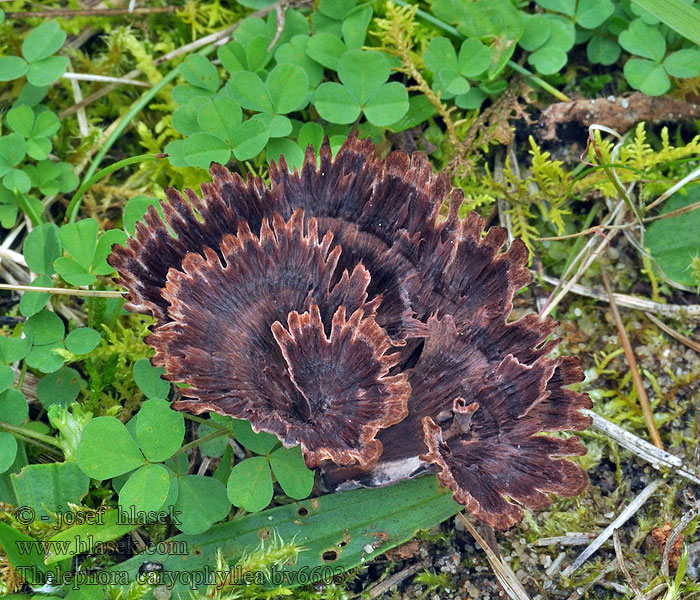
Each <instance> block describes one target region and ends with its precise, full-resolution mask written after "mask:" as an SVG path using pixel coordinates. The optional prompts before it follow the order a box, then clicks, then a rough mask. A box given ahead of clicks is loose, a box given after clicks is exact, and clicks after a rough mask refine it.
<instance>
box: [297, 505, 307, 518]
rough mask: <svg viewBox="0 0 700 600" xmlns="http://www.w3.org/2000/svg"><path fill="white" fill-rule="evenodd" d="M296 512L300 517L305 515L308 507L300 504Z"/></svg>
mask: <svg viewBox="0 0 700 600" xmlns="http://www.w3.org/2000/svg"><path fill="white" fill-rule="evenodd" d="M297 514H298V515H299V516H300V517H306V516H307V515H308V514H309V509H308V508H306V506H300V507H299V510H297Z"/></svg>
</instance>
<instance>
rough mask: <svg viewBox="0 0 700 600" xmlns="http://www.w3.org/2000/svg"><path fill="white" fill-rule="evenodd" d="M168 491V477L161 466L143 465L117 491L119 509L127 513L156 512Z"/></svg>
mask: <svg viewBox="0 0 700 600" xmlns="http://www.w3.org/2000/svg"><path fill="white" fill-rule="evenodd" d="M169 490H170V475H168V470H167V469H166V468H165V467H164V466H163V465H144V466H142V467H141V468H140V469H138V470H137V471H136V472H135V473H133V474H132V475H131V476H130V477H129V479H128V480H127V481H126V483H125V484H124V485H123V486H122V488H121V489H120V490H119V508H120V510H121V511H123V512H126V513H129V512H130V511H132V510H133V511H134V512H135V513H136V514H138V513H139V512H142V511H143V512H151V511H157V510H158V509H160V507H161V506H163V503H164V502H165V499H166V498H167V496H168V492H169Z"/></svg>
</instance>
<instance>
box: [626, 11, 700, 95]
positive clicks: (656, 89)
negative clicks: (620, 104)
mask: <svg viewBox="0 0 700 600" xmlns="http://www.w3.org/2000/svg"><path fill="white" fill-rule="evenodd" d="M619 42H620V45H621V46H622V47H623V48H624V49H625V50H627V51H628V52H630V53H631V54H635V55H636V56H641V57H642V58H636V57H633V58H630V59H629V60H628V61H627V62H626V63H625V67H624V74H625V79H627V81H628V83H629V84H630V85H631V86H632V87H634V88H636V89H638V90H639V91H641V92H644V93H645V94H648V95H650V96H660V95H661V94H663V93H665V92H666V91H667V90H668V89H669V88H670V87H671V81H670V79H669V75H670V76H671V77H697V76H698V74H700V62H699V61H700V51H698V50H696V49H683V50H678V51H676V52H672V53H671V54H669V55H668V56H665V54H666V40H665V38H664V36H663V35H662V34H661V32H660V31H658V27H654V26H652V25H648V24H646V23H645V22H644V20H643V19H642V18H639V19H636V20H634V21H632V23H630V26H629V27H628V29H627V30H625V31H623V32H622V33H620V36H619Z"/></svg>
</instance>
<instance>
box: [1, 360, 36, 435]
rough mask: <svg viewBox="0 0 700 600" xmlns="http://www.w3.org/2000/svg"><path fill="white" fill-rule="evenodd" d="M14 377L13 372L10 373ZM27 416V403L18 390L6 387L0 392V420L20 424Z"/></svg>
mask: <svg viewBox="0 0 700 600" xmlns="http://www.w3.org/2000/svg"><path fill="white" fill-rule="evenodd" d="M12 375H13V378H14V372H13V373H12ZM28 416H29V405H28V404H27V399H26V398H25V397H24V394H23V393H22V392H20V391H19V390H14V389H10V390H8V389H6V390H5V391H4V392H2V393H1V394H0V421H4V422H5V423H9V424H10V425H21V424H22V423H24V422H25V421H26V419H27V417H28Z"/></svg>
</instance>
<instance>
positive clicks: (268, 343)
mask: <svg viewBox="0 0 700 600" xmlns="http://www.w3.org/2000/svg"><path fill="white" fill-rule="evenodd" d="M211 172H212V175H213V182H212V183H211V184H204V185H203V186H202V198H201V199H200V198H199V197H198V196H197V195H196V194H194V192H192V191H191V190H186V198H185V197H183V196H182V195H180V194H179V193H178V192H175V191H174V190H168V191H167V198H168V201H167V202H165V203H163V213H164V216H165V222H163V221H162V220H161V219H160V218H159V216H158V213H157V211H156V210H155V208H151V209H149V212H148V213H147V215H146V217H145V219H144V222H143V223H140V224H139V225H137V227H136V233H135V236H134V237H133V238H131V239H130V240H129V241H128V242H127V245H126V247H118V248H116V249H115V250H114V252H113V254H112V256H111V257H110V259H109V261H110V264H111V265H112V266H113V267H115V268H116V270H117V271H118V272H119V274H120V277H121V280H120V281H121V283H122V285H124V286H125V287H126V288H127V289H128V291H129V303H128V304H127V307H128V308H130V309H131V310H134V311H138V312H146V313H150V314H152V315H153V316H155V317H156V319H157V320H156V324H155V325H154V327H153V334H152V335H150V336H149V337H148V338H147V342H148V343H149V344H151V345H152V346H153V347H154V348H155V350H156V354H155V356H154V358H153V359H152V360H153V362H154V364H156V365H162V366H163V367H165V372H166V377H167V378H168V379H170V380H171V381H179V382H186V383H187V384H189V386H188V387H185V388H183V389H182V390H181V393H182V394H183V395H185V396H187V397H188V399H184V400H179V401H177V402H175V403H174V406H175V407H176V408H179V409H186V410H191V411H193V412H197V413H200V412H202V411H205V410H213V411H216V412H220V413H223V414H229V415H232V416H234V417H238V418H245V419H249V420H250V422H251V424H252V426H253V428H254V430H255V431H268V432H270V433H273V434H275V435H277V436H278V437H279V438H280V440H282V442H283V443H284V444H285V445H287V446H290V445H295V444H301V446H302V450H303V452H304V456H305V458H306V460H307V463H308V464H309V465H311V466H319V465H320V466H321V467H322V470H323V475H324V479H325V482H326V485H327V486H328V487H338V486H346V487H347V486H348V485H354V484H361V485H385V484H387V483H391V482H392V481H396V480H397V479H400V478H402V477H406V476H411V475H413V474H415V473H418V472H422V471H425V470H430V469H433V470H435V471H439V473H438V477H439V479H440V480H441V481H442V482H443V483H444V484H445V485H446V486H448V487H449V488H450V489H451V490H452V492H453V494H454V497H455V498H456V499H457V500H458V501H459V502H462V503H463V504H465V505H466V506H467V508H468V509H469V510H470V511H472V512H473V513H474V514H475V515H476V516H477V517H479V518H480V519H482V520H484V521H486V522H488V523H490V524H492V525H493V526H494V527H497V528H500V529H504V528H507V527H509V526H511V525H512V524H513V523H515V522H517V521H518V520H519V519H520V518H522V509H521V508H520V507H521V506H524V507H529V508H541V507H543V506H546V505H547V504H548V503H549V501H550V500H549V496H548V495H547V493H557V494H561V495H564V496H569V495H575V494H577V493H579V492H580V491H581V490H582V489H583V487H584V486H585V484H586V475H585V472H584V471H583V470H582V469H580V468H579V467H578V466H576V465H575V464H574V463H572V462H570V461H567V460H562V459H561V457H563V456H573V455H579V454H582V453H583V452H584V448H583V446H582V445H581V444H580V443H579V442H578V440H577V439H576V438H567V439H561V438H558V437H557V438H555V437H551V436H547V435H542V433H543V432H554V431H563V430H566V429H584V428H586V427H587V426H588V424H589V423H588V419H587V418H586V417H584V416H583V415H582V414H581V412H580V409H582V408H585V407H588V406H589V404H590V401H589V400H588V398H587V397H586V396H585V395H583V394H580V393H576V392H573V391H571V390H569V389H567V386H568V385H570V384H572V383H576V382H578V381H580V380H581V379H582V373H581V370H580V368H579V366H578V361H577V360H576V359H574V358H564V357H556V358H552V357H549V356H548V355H549V353H550V352H551V350H552V349H553V348H554V347H555V346H556V345H557V343H558V341H557V340H556V339H555V340H550V341H546V340H547V338H548V337H549V336H550V335H551V334H552V333H553V331H554V327H555V323H554V322H553V321H552V320H551V319H547V320H545V321H540V320H539V319H538V318H537V317H536V316H535V315H528V316H526V317H523V318H521V319H519V320H517V321H514V322H511V323H507V317H508V316H509V314H510V312H511V309H512V298H513V294H514V293H515V292H516V291H517V290H518V289H519V288H520V287H522V286H523V285H526V284H527V283H528V282H529V281H530V273H529V271H528V269H527V267H526V261H527V251H526V249H525V246H524V245H523V244H522V243H521V242H520V241H519V240H515V241H514V242H513V243H512V244H511V245H510V247H509V248H508V249H507V250H506V251H501V248H502V246H503V245H504V243H505V242H506V234H505V231H504V230H502V229H500V228H491V229H490V230H489V231H488V232H487V233H486V234H485V235H484V234H483V228H484V223H483V220H482V219H481V218H480V217H479V216H478V215H476V214H469V215H467V216H466V218H464V219H460V218H459V208H460V205H461V203H462V195H461V192H460V191H455V190H450V186H449V184H448V182H447V180H446V178H445V177H444V176H442V175H439V174H438V175H436V174H434V173H433V172H432V170H431V169H430V165H429V163H428V161H427V159H426V158H425V156H423V155H421V154H414V155H413V156H412V157H408V156H407V155H406V154H404V153H401V152H394V153H392V154H390V155H389V156H388V157H387V158H386V159H384V160H381V159H379V158H377V157H376V156H375V154H374V150H373V147H372V144H371V143H370V142H369V141H360V140H358V139H357V138H356V137H354V136H351V137H350V138H349V139H348V140H347V141H346V143H345V144H344V145H343V147H342V148H341V149H340V150H339V152H338V154H337V156H336V157H335V159H333V158H332V156H331V152H330V147H329V145H328V143H327V142H326V143H324V145H323V146H322V148H321V152H320V161H319V162H318V164H317V161H316V157H315V156H314V153H313V149H311V148H309V150H308V151H307V154H306V159H305V161H304V164H303V166H302V169H301V171H300V172H297V171H294V173H290V172H289V171H288V169H287V166H286V164H285V163H284V160H283V159H281V160H280V164H279V165H273V166H272V167H271V169H270V179H271V184H272V185H271V187H270V188H268V187H266V186H265V185H264V184H263V182H262V181H261V180H260V179H252V178H249V179H248V181H247V182H244V181H243V180H242V179H241V178H240V177H238V176H237V175H233V174H231V173H230V172H229V171H228V170H226V169H225V168H224V167H222V166H219V165H212V168H211ZM445 203H446V204H447V205H448V213H447V217H446V218H445V219H440V218H439V211H440V209H441V207H442V206H443V205H444V204H445ZM173 234H174V235H173Z"/></svg>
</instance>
